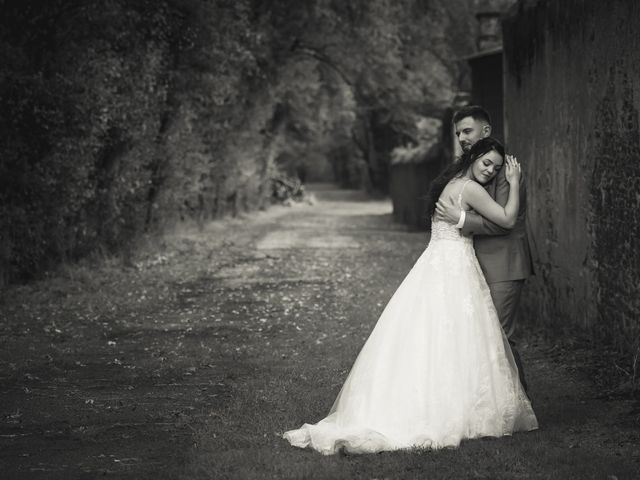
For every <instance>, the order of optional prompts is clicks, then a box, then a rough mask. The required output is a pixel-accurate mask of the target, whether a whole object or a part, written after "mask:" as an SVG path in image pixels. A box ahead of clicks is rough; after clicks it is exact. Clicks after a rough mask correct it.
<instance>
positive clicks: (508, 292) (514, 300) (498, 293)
mask: <svg viewBox="0 0 640 480" xmlns="http://www.w3.org/2000/svg"><path fill="white" fill-rule="evenodd" d="M523 284H524V280H513V281H507V282H494V283H490V284H489V290H490V291H491V299H492V300H493V304H494V305H495V307H496V310H497V312H498V318H499V319H500V325H502V329H503V330H504V333H505V334H506V335H507V338H508V339H509V340H510V341H511V337H512V336H513V332H514V331H515V327H516V311H517V309H518V304H519V303H520V294H521V293H522V286H523Z"/></svg>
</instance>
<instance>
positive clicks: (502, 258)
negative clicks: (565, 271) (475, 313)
mask: <svg viewBox="0 0 640 480" xmlns="http://www.w3.org/2000/svg"><path fill="white" fill-rule="evenodd" d="M453 124H454V126H455V131H456V137H457V138H458V142H459V143H460V147H462V149H463V150H464V151H468V150H469V149H470V148H471V146H472V145H473V144H474V143H476V142H477V141H478V140H480V139H481V138H484V137H488V136H489V135H491V119H490V117H489V114H488V113H487V112H486V111H485V110H484V109H483V108H482V107H479V106H477V105H469V106H466V107H464V108H462V109H460V110H459V111H457V112H456V113H455V114H454V116H453ZM504 172H505V169H504V168H503V169H501V170H500V171H499V172H498V174H497V175H496V176H495V177H494V178H493V179H492V180H491V181H490V182H489V183H488V184H486V185H485V186H484V187H485V189H486V190H487V192H489V195H491V197H492V198H493V199H494V200H495V201H496V202H497V203H499V204H500V205H502V206H504V205H506V203H507V200H508V198H509V184H508V183H507V180H506V178H505V174H504ZM526 196H527V194H526V189H525V184H524V177H521V178H520V209H519V211H518V218H517V220H516V224H515V226H514V227H513V229H511V230H507V229H504V228H502V227H500V226H498V225H496V224H495V223H492V222H490V221H489V220H487V219H486V218H483V217H482V216H480V215H479V214H477V213H475V212H472V211H471V212H464V213H463V212H461V210H460V208H459V207H457V206H456V205H455V204H454V203H452V202H448V201H445V200H439V201H438V203H437V204H436V213H437V215H439V216H440V217H441V218H443V219H444V220H446V221H448V222H449V223H453V224H456V225H457V227H458V228H460V229H461V231H462V233H463V234H464V235H473V243H474V248H475V251H476V256H477V257H478V262H479V263H480V266H481V267H482V271H483V272H484V275H485V278H486V279H487V283H488V284H489V290H490V291H491V298H492V299H493V304H494V305H495V307H496V310H497V312H498V318H499V319H500V324H501V325H502V328H503V330H504V333H505V334H506V335H507V338H508V339H509V343H510V344H511V350H512V351H513V356H514V359H515V361H516V365H517V366H518V371H519V373H520V382H521V383H522V386H523V387H524V389H525V391H526V390H527V384H526V382H525V378H524V372H523V370H522V363H521V361H520V354H519V353H518V351H517V350H516V348H515V342H514V340H513V338H512V337H513V334H514V330H515V323H516V311H517V309H518V304H519V302H520V294H521V292H522V287H523V285H524V281H525V279H526V278H527V277H528V276H529V275H532V274H533V262H532V259H531V252H530V250H529V242H528V239H527V232H526V228H525V220H526V211H527V200H526Z"/></svg>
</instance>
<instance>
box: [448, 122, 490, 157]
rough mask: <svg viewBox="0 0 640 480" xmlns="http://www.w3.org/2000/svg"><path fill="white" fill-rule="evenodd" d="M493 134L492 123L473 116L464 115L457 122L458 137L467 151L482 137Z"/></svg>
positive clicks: (463, 148)
mask: <svg viewBox="0 0 640 480" xmlns="http://www.w3.org/2000/svg"><path fill="white" fill-rule="evenodd" d="M489 135H491V125H489V124H488V123H487V122H484V121H482V120H476V119H475V118H473V117H464V118H463V119H462V120H460V121H459V122H457V123H456V137H458V142H460V146H461V147H462V150H464V151H465V152H467V151H469V149H470V148H471V147H472V146H473V145H474V144H475V143H476V142H477V141H478V140H480V139H481V138H485V137H488V136H489Z"/></svg>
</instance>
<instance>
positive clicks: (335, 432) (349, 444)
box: [284, 190, 538, 455]
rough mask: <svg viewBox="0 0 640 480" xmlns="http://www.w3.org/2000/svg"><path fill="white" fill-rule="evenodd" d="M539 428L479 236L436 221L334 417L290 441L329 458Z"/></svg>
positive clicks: (340, 398) (371, 338)
mask: <svg viewBox="0 0 640 480" xmlns="http://www.w3.org/2000/svg"><path fill="white" fill-rule="evenodd" d="M461 191H462V190H461ZM461 196H462V193H460V194H459V195H458V202H459V205H460V206H461ZM461 208H462V206H461ZM537 427H538V423H537V420H536V416H535V414H534V412H533V410H532V408H531V404H530V402H529V400H528V398H527V396H526V394H525V393H524V390H523V388H522V386H521V384H520V381H519V378H518V371H517V367H516V364H515V362H514V360H513V356H512V353H511V349H510V347H509V342H508V341H507V339H506V336H505V335H504V333H503V331H502V328H501V326H500V322H499V320H498V316H497V314H496V310H495V308H494V306H493V302H492V300H491V295H490V293H489V288H488V286H487V283H486V281H485V278H484V275H483V273H482V270H481V269H480V265H479V264H478V260H477V259H476V256H475V253H474V250H473V241H472V239H471V238H467V237H464V236H462V235H461V234H460V232H459V230H458V229H457V228H456V227H455V226H454V225H450V224H448V223H445V222H442V221H434V222H433V224H432V233H431V240H430V243H429V245H428V246H427V248H426V250H425V251H424V252H423V253H422V255H421V256H420V258H419V259H418V261H417V262H416V263H415V265H414V266H413V268H412V269H411V271H410V272H409V274H408V275H407V276H406V278H405V279H404V281H403V282H402V284H401V285H400V287H399V288H398V289H397V290H396V292H395V293H394V295H393V297H392V298H391V300H390V301H389V303H388V304H387V306H386V307H385V309H384V311H383V312H382V315H381V316H380V318H379V319H378V322H377V324H376V326H375V328H374V329H373V331H372V332H371V335H370V336H369V338H368V339H367V341H366V343H365V344H364V346H363V347H362V350H361V351H360V354H359V355H358V358H357V359H356V361H355V363H354V364H353V367H352V369H351V372H350V373H349V376H348V377H347V380H346V381H345V383H344V385H343V387H342V390H341V391H340V393H339V394H338V397H337V399H336V400H335V402H334V404H333V407H332V408H331V410H330V412H329V415H328V416H327V417H326V418H324V419H323V420H321V421H320V422H318V423H316V424H313V425H311V424H306V423H305V424H304V425H303V426H302V427H301V428H299V429H297V430H291V431H288V432H286V433H285V434H284V438H286V439H287V440H288V441H289V442H290V443H291V445H293V446H296V447H301V448H304V447H310V448H313V449H315V450H317V451H319V452H320V453H322V454H325V455H330V454H333V453H336V452H337V451H338V450H340V449H342V448H344V449H345V450H346V451H347V452H350V453H373V452H379V451H383V450H398V449H407V448H429V449H437V448H443V447H455V446H458V445H459V444H460V441H461V440H463V439H471V438H478V437H485V436H492V437H499V436H502V435H510V434H511V433H513V432H517V431H528V430H534V429H536V428H537Z"/></svg>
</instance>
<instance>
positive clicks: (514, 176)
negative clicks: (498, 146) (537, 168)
mask: <svg viewBox="0 0 640 480" xmlns="http://www.w3.org/2000/svg"><path fill="white" fill-rule="evenodd" d="M505 163H506V164H507V167H506V168H507V169H506V170H505V172H504V176H505V178H506V179H507V182H509V185H513V184H517V183H519V182H520V177H521V176H522V170H521V168H520V163H518V161H517V160H516V157H514V156H513V155H505Z"/></svg>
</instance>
